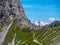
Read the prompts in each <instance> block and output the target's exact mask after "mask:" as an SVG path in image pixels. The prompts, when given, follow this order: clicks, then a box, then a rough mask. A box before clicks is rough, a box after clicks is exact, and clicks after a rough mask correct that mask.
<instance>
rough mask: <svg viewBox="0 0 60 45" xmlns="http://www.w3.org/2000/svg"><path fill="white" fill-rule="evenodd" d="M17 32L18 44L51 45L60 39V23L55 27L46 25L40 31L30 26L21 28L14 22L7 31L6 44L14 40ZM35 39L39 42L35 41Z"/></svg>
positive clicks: (16, 41)
mask: <svg viewBox="0 0 60 45" xmlns="http://www.w3.org/2000/svg"><path fill="white" fill-rule="evenodd" d="M15 34H16V38H15V44H16V45H41V44H42V45H51V44H54V43H56V42H58V41H59V39H60V25H57V26H55V27H50V26H47V27H46V26H45V27H43V28H42V29H40V30H39V31H36V30H33V29H29V28H23V29H20V28H19V27H18V26H17V25H16V23H15V22H14V23H13V25H12V27H11V28H10V30H9V32H8V33H7V36H6V38H5V41H4V45H8V42H11V41H12V39H13V37H14V35H15ZM34 39H35V40H37V41H38V42H39V43H36V42H34V41H33V40H34Z"/></svg>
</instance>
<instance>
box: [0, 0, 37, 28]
mask: <svg viewBox="0 0 60 45" xmlns="http://www.w3.org/2000/svg"><path fill="white" fill-rule="evenodd" d="M5 15H9V16H10V15H12V16H16V19H17V24H18V25H20V26H25V27H26V26H28V27H31V28H32V27H34V28H36V27H37V26H35V25H33V24H32V23H31V22H30V20H28V19H27V17H26V16H25V12H24V10H23V7H22V4H21V2H20V0H0V18H3V17H4V16H5Z"/></svg>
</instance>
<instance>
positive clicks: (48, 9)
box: [21, 0, 60, 22]
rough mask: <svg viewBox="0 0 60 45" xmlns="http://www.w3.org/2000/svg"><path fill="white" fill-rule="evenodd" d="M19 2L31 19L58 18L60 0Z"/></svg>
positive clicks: (27, 0) (25, 0)
mask: <svg viewBox="0 0 60 45" xmlns="http://www.w3.org/2000/svg"><path fill="white" fill-rule="evenodd" d="M21 3H22V5H23V8H24V11H25V14H26V16H27V17H28V19H29V20H31V21H38V20H41V21H46V22H49V20H57V19H60V0H21Z"/></svg>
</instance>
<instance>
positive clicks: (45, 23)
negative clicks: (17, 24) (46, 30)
mask: <svg viewBox="0 0 60 45" xmlns="http://www.w3.org/2000/svg"><path fill="white" fill-rule="evenodd" d="M34 24H35V25H37V26H38V25H39V23H38V22H37V21H35V22H34ZM47 24H49V23H47V22H44V21H40V25H41V26H45V25H47Z"/></svg>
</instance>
